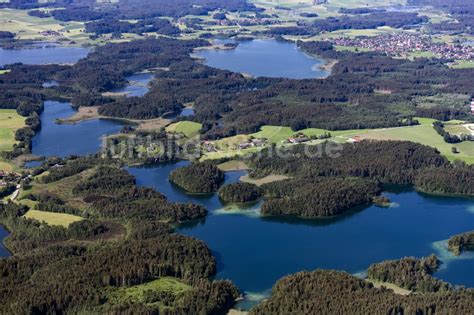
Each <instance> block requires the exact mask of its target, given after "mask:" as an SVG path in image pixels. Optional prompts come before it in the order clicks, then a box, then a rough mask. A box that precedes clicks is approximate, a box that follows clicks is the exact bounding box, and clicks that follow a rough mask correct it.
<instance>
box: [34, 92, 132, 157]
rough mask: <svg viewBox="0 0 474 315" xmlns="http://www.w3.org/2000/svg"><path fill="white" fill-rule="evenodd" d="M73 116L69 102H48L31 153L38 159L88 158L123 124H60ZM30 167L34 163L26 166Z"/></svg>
mask: <svg viewBox="0 0 474 315" xmlns="http://www.w3.org/2000/svg"><path fill="white" fill-rule="evenodd" d="M73 114H74V109H73V108H72V107H71V104H70V103H65V102H56V101H46V102H45V103H44V111H43V112H42V113H41V116H40V118H41V130H39V131H38V132H37V133H36V135H35V136H34V137H33V142H32V153H33V154H34V155H37V156H59V157H65V156H68V155H73V154H74V155H86V154H91V153H96V152H97V151H99V149H100V147H101V144H102V136H104V135H108V134H114V133H117V132H119V131H120V129H121V128H122V126H123V124H121V123H119V122H117V121H112V120H103V119H95V120H88V121H83V122H80V123H77V124H57V123H56V120H57V119H61V118H63V119H64V118H67V117H70V116H72V115H73ZM27 165H28V166H30V165H34V164H31V163H29V164H27Z"/></svg>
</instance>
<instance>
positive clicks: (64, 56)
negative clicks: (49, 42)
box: [0, 46, 89, 66]
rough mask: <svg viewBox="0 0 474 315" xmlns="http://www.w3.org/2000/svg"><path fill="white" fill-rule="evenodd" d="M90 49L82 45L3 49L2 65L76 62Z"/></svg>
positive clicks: (0, 51)
mask: <svg viewBox="0 0 474 315" xmlns="http://www.w3.org/2000/svg"><path fill="white" fill-rule="evenodd" d="M88 53H89V49H87V48H81V47H61V46H47V47H42V46H39V47H36V48H31V49H29V48H28V49H1V48H0V66H3V65H7V64H12V63H17V62H19V63H23V64H30V65H41V64H62V63H75V62H76V61H78V60H79V59H81V58H84V57H86V56H87V54H88Z"/></svg>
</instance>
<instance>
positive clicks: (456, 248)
mask: <svg viewBox="0 0 474 315" xmlns="http://www.w3.org/2000/svg"><path fill="white" fill-rule="evenodd" d="M448 248H449V250H450V251H451V252H452V253H453V254H454V255H456V256H459V255H461V253H462V252H464V251H470V250H473V249H474V231H471V232H466V233H463V234H458V235H455V236H453V237H451V238H449V240H448Z"/></svg>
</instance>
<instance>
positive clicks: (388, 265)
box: [367, 255, 452, 293]
mask: <svg viewBox="0 0 474 315" xmlns="http://www.w3.org/2000/svg"><path fill="white" fill-rule="evenodd" d="M440 264H441V262H440V261H439V260H438V258H437V257H436V256H434V255H431V256H429V257H426V258H420V259H417V258H414V257H406V258H402V259H398V260H388V261H384V262H381V263H377V264H373V265H371V266H370V267H369V269H368V270H367V276H368V277H369V279H371V280H376V281H380V282H388V283H393V284H395V285H397V286H399V287H402V288H404V289H407V290H410V291H412V292H423V293H426V292H440V291H448V290H451V289H452V288H451V286H450V285H449V284H448V283H446V282H444V281H441V280H438V279H436V278H434V277H433V276H432V274H433V273H434V272H435V271H437V270H438V268H439V266H440Z"/></svg>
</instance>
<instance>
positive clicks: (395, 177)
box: [250, 141, 448, 184]
mask: <svg viewBox="0 0 474 315" xmlns="http://www.w3.org/2000/svg"><path fill="white" fill-rule="evenodd" d="M330 145H331V144H330V143H329V144H321V145H317V146H306V145H297V146H292V147H290V148H288V149H287V151H286V152H285V154H284V155H282V156H281V157H279V156H278V155H277V154H274V152H272V148H267V149H265V150H264V151H262V153H261V154H259V155H255V156H254V157H253V158H252V159H251V160H250V165H251V167H252V175H253V176H254V177H257V178H259V177H264V176H266V175H269V174H285V175H292V176H298V177H317V176H351V177H363V178H370V179H374V180H377V181H380V182H382V183H386V184H413V183H414V180H415V177H416V176H417V174H418V173H419V172H420V170H422V169H423V168H425V167H430V166H433V167H440V166H444V165H447V164H448V161H447V160H446V159H445V158H444V157H442V156H441V155H440V154H439V153H438V152H437V151H436V149H433V148H430V147H427V146H424V145H420V144H416V143H413V142H405V141H362V142H360V143H356V144H343V145H342V146H341V147H340V150H338V151H337V153H338V154H335V155H332V154H330V149H329V148H330ZM325 148H326V149H325Z"/></svg>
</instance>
